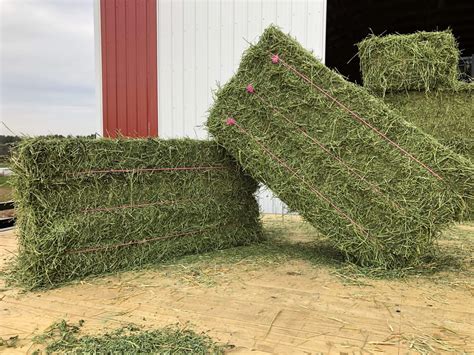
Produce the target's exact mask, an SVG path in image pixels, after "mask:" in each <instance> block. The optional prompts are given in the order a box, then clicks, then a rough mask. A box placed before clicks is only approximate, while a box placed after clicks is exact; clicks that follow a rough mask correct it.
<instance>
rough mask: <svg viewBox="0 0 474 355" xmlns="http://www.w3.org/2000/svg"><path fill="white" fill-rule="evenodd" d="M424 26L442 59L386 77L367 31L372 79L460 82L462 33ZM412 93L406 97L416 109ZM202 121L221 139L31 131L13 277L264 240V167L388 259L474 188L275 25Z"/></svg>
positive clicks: (117, 266)
mask: <svg viewBox="0 0 474 355" xmlns="http://www.w3.org/2000/svg"><path fill="white" fill-rule="evenodd" d="M417 36H421V34H417ZM423 36H425V37H426V38H427V39H426V46H425V47H424V51H425V52H429V51H428V49H430V51H432V50H433V48H435V47H437V49H438V51H439V52H440V53H443V55H442V58H441V59H440V60H439V62H436V63H433V65H431V64H430V63H428V62H425V59H426V58H425V59H423V60H421V62H420V65H426V68H425V69H423V70H422V72H423V74H422V75H421V77H420V78H419V77H417V76H416V73H415V72H413V73H412V72H409V71H408V70H406V68H404V67H403V66H395V67H393V68H392V71H390V70H389V71H387V72H385V74H384V75H385V76H384V77H382V78H380V76H378V75H376V74H375V73H376V72H377V68H379V70H381V68H382V67H384V66H383V65H382V64H383V63H384V61H385V60H386V58H385V59H384V58H383V56H382V57H380V58H379V57H377V56H375V55H374V54H373V53H374V52H375V50H374V49H373V48H372V45H371V44H370V43H371V42H370V41H376V38H375V37H372V38H369V39H367V40H366V41H364V42H363V43H361V44H360V49H361V53H364V54H362V58H363V59H362V62H363V71H364V72H365V74H364V79H366V84H367V86H368V87H369V88H370V89H371V90H375V89H376V88H383V89H382V90H381V92H382V96H384V95H385V98H387V97H388V96H390V95H392V92H398V90H403V93H402V94H400V95H409V94H407V90H421V89H425V90H428V89H429V90H431V89H432V88H435V87H436V88H441V87H443V88H445V87H449V85H451V83H452V82H453V81H454V80H455V76H456V75H455V73H454V72H453V68H452V66H453V65H454V63H455V62H456V59H455V58H453V55H455V53H454V54H453V52H452V43H451V42H452V41H451V40H452V38H451V37H452V36H451V35H450V34H449V33H443V34H441V35H440V37H439V38H438V37H436V36H434V37H433V39H431V38H432V37H431V35H423ZM450 36H451V37H450ZM425 37H422V38H425ZM417 38H418V37H417ZM435 39H436V41H435ZM420 41H421V40H420ZM423 41H425V39H423ZM450 41H451V42H450ZM445 42H446V44H445V45H444V46H443V43H445ZM423 43H424V42H423ZM450 43H451V45H450ZM392 45H393V44H392ZM397 46H398V47H400V46H401V47H403V42H402V43H401V44H400V45H397ZM432 47H433V48H432ZM387 48H389V49H390V50H392V46H391V45H387ZM410 50H412V49H411V47H408V49H407V50H406V51H408V52H410ZM404 53H405V52H404ZM430 53H431V52H430ZM374 63H375V64H374ZM456 63H457V62H456ZM364 68H365V69H364ZM392 77H394V78H398V79H397V80H399V81H396V80H395V81H393V80H392V79H391V78H392ZM450 90H451V89H450ZM463 90H464V89H463ZM470 90H471V89H469V90H467V91H466V92H465V93H466V95H470V94H471V93H472V91H470ZM451 94H452V92H449V93H448V92H442V93H439V94H437V95H441V97H444V96H443V95H448V96H449V97H452V96H450V95H451ZM396 95H398V94H396ZM417 95H418V91H417ZM423 95H424V93H423ZM453 95H454V94H453ZM456 95H457V94H456ZM448 96H447V97H448ZM400 97H402V96H400ZM427 97H428V96H427ZM436 97H437V98H439V96H436ZM427 100H428V99H427ZM429 100H432V98H431V97H429ZM393 101H396V100H393ZM470 104H472V102H471V103H470ZM405 106H408V105H398V108H399V110H400V111H401V112H405V113H407V112H410V109H404V107H405ZM417 106H419V105H418V104H417ZM427 106H428V105H427ZM412 110H413V109H412ZM423 115H424V114H420V116H419V117H422V118H423ZM407 118H408V119H410V117H409V116H408V117H407ZM466 119H468V117H466ZM416 123H417V124H420V126H422V127H423V125H424V124H425V123H424V121H423V122H421V121H416ZM207 125H208V129H209V131H210V133H211V134H212V135H213V137H214V138H215V142H212V141H211V142H205V141H193V140H159V139H97V140H96V139H87V138H65V139H57V138H38V139H27V140H24V141H23V142H22V143H21V144H20V145H19V147H18V149H17V151H16V155H15V157H14V166H13V169H14V171H15V174H16V178H15V182H14V184H15V187H16V196H15V201H16V207H17V209H18V213H17V214H18V227H19V241H20V252H19V256H18V263H17V267H16V269H17V270H16V271H17V272H16V273H15V275H16V277H17V278H18V279H19V280H20V281H21V282H22V283H23V284H26V285H28V286H30V287H38V286H47V285H55V284H58V283H61V282H64V281H68V280H72V279H75V278H80V277H83V276H86V275H96V274H102V273H107V272H111V271H118V270H124V269H130V268H136V267H141V266H143V265H145V264H149V263H156V262H157V261H161V260H164V259H166V258H170V257H172V256H178V255H183V254H187V253H199V252H203V251H206V250H213V249H221V248H225V247H229V246H236V245H242V244H248V243H251V242H256V241H259V240H260V239H261V237H262V231H261V225H260V222H259V211H258V205H257V202H256V200H255V197H254V193H255V191H256V189H257V182H256V181H255V180H257V181H258V182H260V183H262V184H265V185H267V186H268V187H269V188H270V189H271V190H272V191H273V192H274V193H275V194H276V195H277V196H278V197H279V198H280V199H281V200H283V202H285V203H286V204H287V205H288V206H289V208H290V209H291V210H293V211H296V212H299V213H300V214H301V215H302V216H303V217H304V218H305V219H306V220H307V221H308V222H310V223H311V224H312V225H313V226H314V227H316V228H317V229H318V230H319V232H321V233H323V234H324V235H326V236H327V237H329V239H330V240H331V241H332V242H333V244H334V246H335V247H337V248H338V249H339V250H341V251H342V252H344V253H345V254H346V255H347V257H348V258H349V259H351V260H353V261H355V262H358V263H359V264H362V265H370V266H375V267H380V268H395V267H402V266H403V267H405V266H407V265H413V264H416V263H418V262H420V260H421V258H422V256H423V255H425V254H427V253H429V252H430V251H431V250H432V247H433V241H434V240H435V238H436V237H437V236H438V235H439V232H440V230H441V229H442V228H444V227H445V226H447V225H449V224H450V223H452V222H453V221H455V220H459V219H462V218H463V216H464V215H465V214H466V211H467V210H468V205H469V204H470V203H471V204H472V201H473V194H474V165H473V164H472V162H471V161H469V159H467V158H465V157H463V156H462V155H460V154H457V153H456V152H454V151H453V150H451V149H450V148H448V147H446V146H445V145H443V144H441V143H440V142H439V141H437V140H436V139H435V138H433V136H431V135H429V134H427V133H425V132H424V131H422V130H420V129H419V128H418V127H416V126H415V125H414V124H412V123H409V122H407V121H406V120H405V116H402V114H400V112H397V111H394V110H392V109H391V108H390V107H389V106H388V105H387V104H385V103H384V102H383V100H382V99H380V98H377V97H375V96H373V95H371V94H370V92H369V91H368V90H367V89H365V88H363V87H360V86H357V85H355V84H352V83H350V82H348V81H346V80H345V79H344V78H343V77H342V76H341V75H339V74H337V73H335V72H334V71H331V70H330V69H328V68H327V67H325V66H324V65H323V64H322V63H321V62H319V61H318V60H317V59H316V58H315V57H314V56H313V55H312V54H311V53H310V52H308V51H306V50H305V49H304V48H302V47H301V46H300V44H299V43H298V42H296V41H295V40H294V39H292V38H291V37H289V36H287V35H285V34H284V33H282V32H281V31H280V30H279V29H277V28H276V27H273V26H271V27H269V28H268V29H267V30H266V31H265V32H264V34H263V35H262V37H261V39H260V41H259V42H258V43H257V44H256V45H253V46H251V47H250V48H249V49H248V50H247V51H246V53H245V55H244V57H243V59H242V61H241V64H240V67H239V70H238V72H237V73H236V74H235V75H234V77H233V78H232V79H231V80H230V81H229V82H228V83H227V84H226V85H225V86H224V87H222V88H221V89H220V90H219V91H218V92H217V95H216V101H215V104H214V106H213V107H212V110H211V113H210V116H209V119H208V123H207ZM424 127H426V126H424ZM463 129H465V128H460V130H463ZM428 133H433V134H435V135H436V132H428ZM440 138H443V139H444V138H446V137H440ZM448 138H449V137H448ZM216 142H217V143H218V144H219V145H221V146H222V147H223V148H224V149H226V151H224V149H222V148H221V147H219V146H218V145H217V144H216ZM228 154H229V155H228ZM231 156H232V157H233V158H231ZM233 159H235V160H233ZM235 161H237V162H238V163H240V165H241V167H240V166H239V165H238V164H237V163H236V162H235ZM247 174H250V175H251V176H252V177H250V176H249V175H247ZM254 179H255V180H254Z"/></svg>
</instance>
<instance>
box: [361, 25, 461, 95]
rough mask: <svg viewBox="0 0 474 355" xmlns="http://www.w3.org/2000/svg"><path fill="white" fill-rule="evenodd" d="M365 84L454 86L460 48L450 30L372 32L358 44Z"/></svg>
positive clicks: (376, 87) (383, 87) (377, 87)
mask: <svg viewBox="0 0 474 355" xmlns="http://www.w3.org/2000/svg"><path fill="white" fill-rule="evenodd" d="M357 46H358V48H359V58H360V67H361V72H362V79H363V82H364V86H365V87H366V88H368V89H369V90H372V91H374V92H382V93H385V92H387V91H388V92H390V91H405V90H420V91H429V90H432V89H435V88H441V87H444V88H452V87H454V86H455V85H456V82H457V80H458V76H459V72H458V63H459V49H458V46H457V43H456V39H455V38H454V36H453V34H452V33H451V31H450V30H446V31H442V32H416V33H413V34H408V35H400V34H393V35H387V36H375V35H370V36H368V37H367V38H366V39H364V40H363V41H361V42H360V43H358V44H357Z"/></svg>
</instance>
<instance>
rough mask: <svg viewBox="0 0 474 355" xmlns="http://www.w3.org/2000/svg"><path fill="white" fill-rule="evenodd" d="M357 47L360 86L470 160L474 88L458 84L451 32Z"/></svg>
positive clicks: (370, 40) (372, 39) (371, 40)
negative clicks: (360, 76)
mask: <svg viewBox="0 0 474 355" xmlns="http://www.w3.org/2000/svg"><path fill="white" fill-rule="evenodd" d="M358 48H359V57H360V65H361V72H362V78H363V83H364V87H366V88H368V89H369V90H370V91H371V92H372V93H374V94H375V95H377V96H380V97H382V98H383V99H384V101H385V102H386V103H388V104H389V106H390V107H392V108H393V109H396V110H397V111H398V112H400V113H401V114H402V115H403V116H404V117H405V118H406V119H407V120H408V121H410V122H412V123H413V124H415V125H416V126H418V127H420V128H421V129H423V130H424V131H425V132H427V133H429V134H431V135H433V136H434V137H435V138H437V139H438V140H439V141H440V142H441V143H442V144H444V145H446V146H448V147H450V148H451V149H453V150H454V151H456V152H457V153H459V154H462V155H464V156H465V157H466V158H468V159H470V160H471V161H473V162H474V84H472V83H471V84H468V83H465V82H462V81H459V80H458V78H459V71H458V63H459V57H460V53H459V49H458V46H457V43H456V39H455V38H454V36H453V34H452V32H451V31H449V30H447V31H442V32H417V33H414V34H408V35H400V34H396V35H387V36H375V35H371V36H369V37H367V38H366V39H364V40H363V41H361V42H360V43H358ZM472 217H474V211H472V212H471V213H470V218H471V219H472Z"/></svg>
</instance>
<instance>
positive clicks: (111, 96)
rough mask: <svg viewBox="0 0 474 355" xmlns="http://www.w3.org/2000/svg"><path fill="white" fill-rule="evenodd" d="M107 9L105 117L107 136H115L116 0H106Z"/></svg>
mask: <svg viewBox="0 0 474 355" xmlns="http://www.w3.org/2000/svg"><path fill="white" fill-rule="evenodd" d="M105 9H106V15H105V16H106V22H105V30H106V43H105V50H106V51H107V72H106V80H107V92H106V97H105V99H106V100H107V106H108V109H107V116H106V118H105V122H106V131H105V132H104V133H105V134H106V135H107V136H109V135H110V136H115V132H116V130H117V63H116V58H117V48H116V44H117V38H116V32H115V29H116V23H115V18H116V17H115V16H116V15H115V0H107V1H105Z"/></svg>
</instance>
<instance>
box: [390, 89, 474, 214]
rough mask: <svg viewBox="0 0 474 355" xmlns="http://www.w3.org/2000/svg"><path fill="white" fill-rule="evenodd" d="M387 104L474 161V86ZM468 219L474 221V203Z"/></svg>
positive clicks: (399, 97) (402, 96) (411, 94)
mask: <svg viewBox="0 0 474 355" xmlns="http://www.w3.org/2000/svg"><path fill="white" fill-rule="evenodd" d="M384 101H385V102H386V103H387V104H388V105H389V106H390V107H392V108H393V109H395V110H397V111H398V112H400V113H401V114H402V115H403V116H404V118H405V119H406V120H408V121H410V122H411V123H413V124H414V125H416V126H417V127H419V128H421V129H423V130H424V131H425V132H426V133H429V134H431V135H432V136H434V137H435V138H437V139H438V140H439V141H440V142H441V143H442V144H444V145H446V146H447V147H449V148H451V149H452V150H453V151H455V152H457V153H459V154H462V155H464V156H465V157H466V158H468V159H470V160H471V162H474V84H467V83H462V82H460V83H458V85H457V87H456V88H455V89H452V90H449V89H439V90H434V91H430V92H426V93H425V92H419V91H408V92H400V93H391V94H387V95H385V97H384ZM465 219H468V220H473V219H474V200H471V205H470V206H469V213H467V214H466V216H465Z"/></svg>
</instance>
